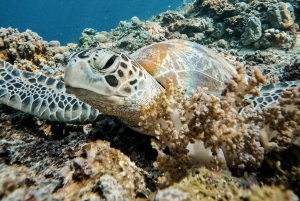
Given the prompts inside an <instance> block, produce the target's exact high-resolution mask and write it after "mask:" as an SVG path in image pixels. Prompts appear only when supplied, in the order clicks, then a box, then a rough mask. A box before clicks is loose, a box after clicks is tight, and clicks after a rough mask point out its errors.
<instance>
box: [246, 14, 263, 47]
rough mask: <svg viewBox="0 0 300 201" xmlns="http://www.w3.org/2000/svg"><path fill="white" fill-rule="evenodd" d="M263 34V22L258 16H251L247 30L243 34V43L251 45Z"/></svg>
mask: <svg viewBox="0 0 300 201" xmlns="http://www.w3.org/2000/svg"><path fill="white" fill-rule="evenodd" d="M261 36H262V32H261V22H260V19H259V18H257V17H250V18H249V19H248V21H247V24H246V27H245V32H244V33H243V34H242V36H241V41H242V43H243V45H250V44H251V43H253V42H256V41H258V40H259V39H260V37H261Z"/></svg>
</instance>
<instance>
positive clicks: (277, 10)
mask: <svg viewBox="0 0 300 201" xmlns="http://www.w3.org/2000/svg"><path fill="white" fill-rule="evenodd" d="M294 19H295V15H294V8H293V5H292V4H290V3H284V2H279V3H276V4H272V5H270V6H269V7H268V11H267V20H268V21H269V22H270V23H271V24H272V26H273V27H274V28H288V27H290V26H292V25H293V24H294Z"/></svg>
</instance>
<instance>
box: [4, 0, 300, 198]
mask: <svg viewBox="0 0 300 201" xmlns="http://www.w3.org/2000/svg"><path fill="white" fill-rule="evenodd" d="M299 13H300V3H299V1H289V2H288V1H278V0H272V1H271V0H264V1H238V0H237V1H236V0H235V1H234V0H213V1H208V0H196V1H195V2H193V3H187V4H186V5H185V6H183V7H182V8H179V9H178V10H176V11H166V12H163V13H161V14H159V15H157V16H153V17H152V18H151V19H149V20H147V21H140V20H139V19H138V18H137V17H132V19H131V21H129V22H127V21H121V22H120V23H119V26H118V27H116V28H115V29H113V30H111V31H110V32H105V31H100V32H98V31H96V30H94V29H90V28H87V29H85V30H84V31H83V32H82V35H81V37H80V38H79V43H78V45H77V44H68V45H67V46H61V45H60V43H59V42H58V41H50V42H47V41H44V40H43V39H42V38H41V37H40V36H39V35H38V34H37V33H34V32H32V31H30V30H27V31H25V32H23V33H20V32H19V31H18V30H17V29H13V28H1V29H0V59H2V60H5V61H8V62H10V63H12V64H14V65H16V66H17V67H18V68H20V69H22V70H28V71H32V72H35V73H43V74H46V75H47V76H50V77H53V78H56V79H61V80H63V72H64V68H65V65H66V63H67V59H68V57H69V55H70V54H71V53H72V52H74V51H76V50H79V49H84V48H89V47H96V46H100V47H110V48H115V49H118V50H120V51H122V52H126V53H128V54H130V53H132V52H134V51H135V50H137V49H139V48H141V47H143V46H145V45H148V44H151V43H154V42H160V41H164V40H168V39H184V40H190V41H194V42H197V43H199V44H202V45H205V46H208V47H210V48H212V49H213V50H214V51H216V52H217V53H219V54H220V55H221V56H223V57H224V58H226V59H227V60H228V61H229V62H231V63H235V62H239V63H241V64H243V65H244V66H245V67H246V70H247V73H248V74H249V75H250V74H251V72H252V70H253V69H254V67H258V68H259V69H260V70H261V72H262V73H263V75H264V76H265V77H267V78H272V79H273V80H277V79H276V78H274V76H277V77H278V79H279V80H280V81H290V80H299V79H300V56H299V55H300V54H299V52H300V42H299V41H300V40H299V37H300V34H299V32H298V30H299V24H300V21H299V19H300V16H299ZM298 93H299V92H298ZM293 97H296V98H297V97H298V101H299V94H298V96H297V94H296V92H294V96H293ZM298 113H299V110H298ZM270 118H271V116H270ZM298 121H299V118H298ZM297 123H298V124H299V122H297ZM232 140H233V141H234V140H235V139H234V138H232ZM251 140H252V141H251V142H250V140H249V141H248V144H247V143H246V144H247V146H252V147H248V148H247V149H248V150H249V149H250V150H251V148H253V147H254V146H256V145H257V144H259V143H261V144H263V142H260V139H258V138H257V137H253V138H252V139H251ZM221 141H222V140H218V143H222V142H221ZM291 141H293V139H292V138H291V136H288V135H284V133H283V134H282V133H281V134H280V135H278V136H277V137H275V138H274V139H272V141H271V142H270V144H272V145H274V144H276V146H260V148H259V149H254V148H253V150H256V151H257V150H260V151H257V152H255V151H253V152H252V153H251V154H252V155H246V156H243V157H244V158H243V159H244V160H240V161H239V163H238V164H236V166H230V167H229V168H228V169H226V170H223V169H222V168H220V166H218V165H217V166H212V167H208V168H205V167H201V168H200V167H186V166H184V164H185V162H186V164H187V163H188V162H187V161H184V160H187V158H185V157H182V156H181V158H177V159H176V158H175V155H176V154H174V153H172V150H169V151H168V150H161V149H160V147H159V146H162V145H160V144H159V141H157V140H156V139H154V138H151V137H149V136H145V135H141V134H139V133H137V132H135V131H132V130H131V129H129V128H127V127H126V126H125V125H123V124H122V123H121V122H119V121H118V120H116V119H115V118H113V117H109V116H101V117H99V119H98V120H97V121H95V122H94V123H93V124H91V125H85V126H76V125H66V124H61V123H53V122H48V121H43V120H39V119H37V118H35V117H33V116H31V115H27V114H24V113H21V112H19V111H16V110H13V109H11V108H9V107H7V106H5V105H1V106H0V199H1V200H253V201H254V200H293V201H294V200H298V197H297V196H300V188H299V186H300V157H299V156H300V148H299V146H298V145H295V143H292V142H291ZM238 142H239V143H240V142H241V141H238ZM172 143H174V144H176V140H175V141H174V142H173V141H172ZM299 144H300V143H299ZM152 146H153V147H154V148H152ZM237 146H240V145H239V144H238V143H237V141H234V143H233V144H231V148H232V149H233V147H234V149H237ZM178 153H179V152H178ZM162 156H164V157H162ZM184 156H186V155H184ZM180 160H183V161H180ZM249 161H250V162H249ZM243 162H244V163H243ZM251 162H252V163H251ZM153 164H154V165H153ZM249 164H250V165H249ZM253 164H255V165H253ZM237 166H238V167H237ZM240 167H242V168H240ZM168 174H169V175H171V176H169V177H166V175H168Z"/></svg>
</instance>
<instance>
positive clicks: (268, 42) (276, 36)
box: [256, 29, 294, 49]
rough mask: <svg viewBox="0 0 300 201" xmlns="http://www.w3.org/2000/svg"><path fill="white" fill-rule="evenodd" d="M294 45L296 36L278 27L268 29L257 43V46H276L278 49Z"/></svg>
mask: <svg viewBox="0 0 300 201" xmlns="http://www.w3.org/2000/svg"><path fill="white" fill-rule="evenodd" d="M293 45H294V37H293V36H291V35H290V34H288V33H287V32H284V31H280V30H278V29H266V30H265V31H264V35H263V37H262V38H261V40H260V41H259V44H256V47H257V48H259V47H263V48H268V47H276V48H278V49H290V48H292V46H293Z"/></svg>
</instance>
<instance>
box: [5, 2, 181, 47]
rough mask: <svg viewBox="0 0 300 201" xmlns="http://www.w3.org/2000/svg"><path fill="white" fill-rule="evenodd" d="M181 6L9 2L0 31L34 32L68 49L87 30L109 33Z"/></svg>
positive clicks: (154, 3)
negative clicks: (124, 22)
mask: <svg viewBox="0 0 300 201" xmlns="http://www.w3.org/2000/svg"><path fill="white" fill-rule="evenodd" d="M181 4H182V0H151V1H145V0H144V1H142V0H140V1H139V0H126V1H125V0H106V1H104V0H63V1H62V0H51V1H46V0H9V1H8V0H7V1H1V4H0V5H1V8H2V9H1V12H0V27H5V28H7V27H9V26H11V27H12V28H18V30H19V31H20V32H23V31H25V30H26V29H31V30H32V31H34V32H37V33H38V34H39V35H40V36H42V37H43V39H44V40H47V41H50V40H59V41H60V42H61V44H62V45H66V44H67V43H70V42H74V43H77V42H78V38H79V37H80V34H81V32H82V31H83V30H84V29H85V28H93V29H96V30H97V31H109V30H110V29H113V28H115V27H117V26H118V24H119V22H120V21H121V20H130V19H131V17H133V16H137V17H139V18H140V19H141V20H144V19H148V18H149V17H151V16H153V15H156V14H158V13H160V12H163V11H166V10H175V9H176V8H177V7H179V6H180V5H181Z"/></svg>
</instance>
